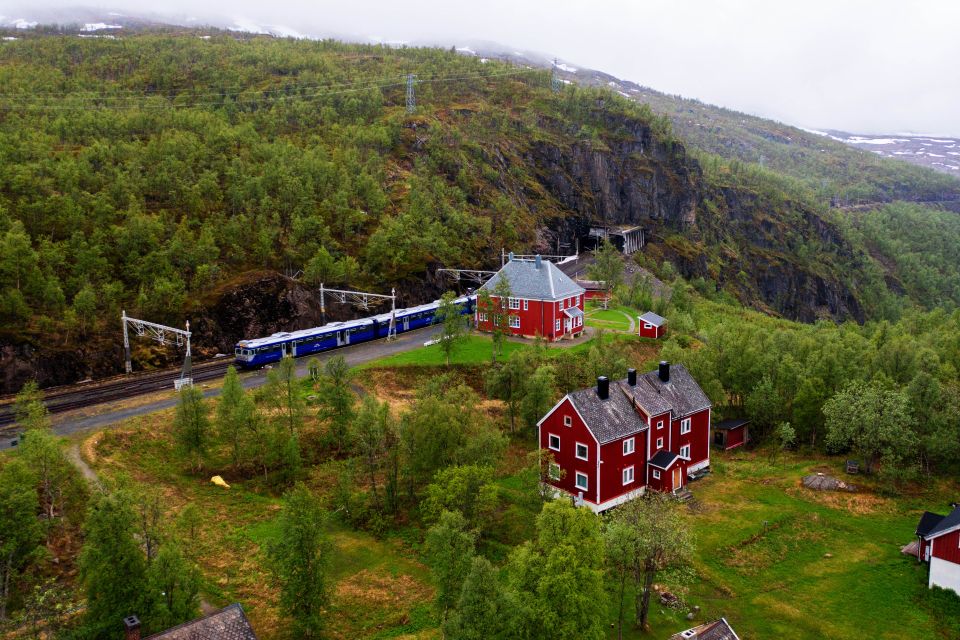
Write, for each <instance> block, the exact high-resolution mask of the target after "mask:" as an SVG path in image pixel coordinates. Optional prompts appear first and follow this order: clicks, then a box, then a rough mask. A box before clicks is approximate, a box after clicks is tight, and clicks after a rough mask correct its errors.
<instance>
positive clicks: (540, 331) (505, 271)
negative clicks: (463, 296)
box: [474, 254, 585, 342]
mask: <svg viewBox="0 0 960 640" xmlns="http://www.w3.org/2000/svg"><path fill="white" fill-rule="evenodd" d="M503 280H506V281H507V283H508V284H509V285H510V296H509V298H508V299H507V300H506V301H505V302H502V301H501V300H500V297H499V296H495V295H493V292H494V291H496V289H497V285H498V284H500V282H502V281H503ZM480 291H481V292H482V291H489V292H490V294H491V303H492V304H493V305H494V306H495V308H502V309H503V310H504V312H505V313H504V314H501V315H504V316H505V318H504V320H503V321H504V322H505V323H506V324H508V327H509V331H510V333H512V334H513V335H516V336H523V337H526V338H534V337H537V336H540V337H542V338H544V339H546V340H550V341H551V342H552V341H554V340H560V339H561V338H573V337H576V336H578V335H580V334H581V333H582V332H583V297H584V293H585V291H584V288H583V287H581V286H580V285H578V284H577V283H575V282H574V281H573V280H571V279H570V277H569V276H568V275H567V274H565V273H564V272H563V271H560V269H558V268H557V266H556V265H555V264H553V263H552V262H550V261H549V260H543V259H541V258H540V256H537V257H536V258H535V259H533V260H517V259H515V258H514V257H513V254H510V260H509V261H508V262H507V263H506V264H505V265H503V268H501V269H500V271H498V272H497V273H496V274H495V275H494V276H493V277H492V278H490V279H489V280H487V281H486V282H485V283H484V284H483V286H482V287H480ZM501 305H502V306H501ZM493 316H494V314H493V313H492V312H491V310H490V309H486V308H484V306H483V303H482V302H481V301H480V299H479V298H478V300H477V310H476V316H475V318H474V320H475V322H476V327H477V329H479V330H480V331H493V322H494V320H495V318H494V317H493Z"/></svg>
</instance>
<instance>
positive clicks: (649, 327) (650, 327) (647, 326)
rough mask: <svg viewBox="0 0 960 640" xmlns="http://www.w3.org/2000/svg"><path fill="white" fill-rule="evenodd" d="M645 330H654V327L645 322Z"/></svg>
mask: <svg viewBox="0 0 960 640" xmlns="http://www.w3.org/2000/svg"><path fill="white" fill-rule="evenodd" d="M643 328H644V329H653V325H652V324H648V323H646V322H644V323H643Z"/></svg>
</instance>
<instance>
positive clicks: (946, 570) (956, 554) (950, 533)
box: [917, 506, 960, 595]
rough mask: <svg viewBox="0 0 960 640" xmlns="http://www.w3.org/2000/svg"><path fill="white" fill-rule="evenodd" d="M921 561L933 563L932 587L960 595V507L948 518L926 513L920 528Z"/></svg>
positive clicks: (930, 581)
mask: <svg viewBox="0 0 960 640" xmlns="http://www.w3.org/2000/svg"><path fill="white" fill-rule="evenodd" d="M917 538H918V542H919V543H920V544H919V547H918V550H917V558H918V559H919V560H921V561H923V562H929V563H930V576H929V578H928V581H927V586H928V587H934V586H937V587H943V588H944V589H952V590H953V591H954V592H956V593H957V595H960V506H954V508H953V511H952V512H951V513H950V514H949V515H946V516H941V515H938V514H936V513H930V512H929V511H925V512H924V514H923V516H922V517H921V518H920V524H919V525H917Z"/></svg>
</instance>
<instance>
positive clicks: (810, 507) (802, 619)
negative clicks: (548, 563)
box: [636, 453, 960, 640]
mask: <svg viewBox="0 0 960 640" xmlns="http://www.w3.org/2000/svg"><path fill="white" fill-rule="evenodd" d="M816 471H824V472H827V473H833V474H837V475H839V474H841V473H842V470H841V466H840V461H833V460H829V459H822V460H811V459H803V458H789V459H785V460H783V461H781V462H780V463H778V464H776V465H774V464H770V463H769V461H768V460H767V459H766V457H765V456H763V455H755V454H752V453H738V454H733V455H732V456H728V455H724V454H714V459H713V473H712V474H711V475H710V476H709V477H708V478H706V479H704V480H702V481H700V482H697V483H694V484H693V485H691V488H692V490H693V492H694V494H695V496H696V498H697V500H698V502H699V503H700V508H699V509H698V510H697V511H691V513H690V514H689V516H688V519H689V522H690V526H691V529H692V530H693V532H694V533H695V535H696V538H697V560H696V571H697V579H696V580H695V581H694V582H693V583H692V584H690V585H689V586H688V588H689V593H688V595H687V599H688V601H689V603H690V604H691V605H699V606H700V607H702V614H701V616H699V617H698V619H701V618H702V619H711V618H716V617H719V616H725V617H726V618H727V620H729V621H730V623H731V624H732V625H733V626H734V628H735V629H736V631H737V633H738V634H739V635H740V637H741V638H744V639H747V638H778V639H784V640H790V639H798V640H799V639H801V638H837V639H842V638H851V639H853V638H916V639H917V640H920V639H921V638H923V639H932V638H954V637H956V636H955V635H952V634H955V633H956V629H957V628H956V626H953V627H952V630H950V626H948V625H958V624H960V600H958V601H957V602H956V605H957V606H956V608H955V609H954V611H953V615H954V616H958V617H956V618H953V619H952V622H951V618H950V617H947V618H940V617H938V615H937V614H936V613H935V610H934V608H933V607H934V605H933V603H932V599H931V594H930V592H929V591H928V590H927V588H926V568H925V567H923V566H919V565H918V564H917V562H916V561H915V560H911V559H910V558H907V557H906V556H903V555H902V554H901V553H900V546H902V545H903V544H906V543H907V542H909V541H910V540H911V539H912V537H913V530H914V528H915V527H916V523H917V520H918V519H919V516H920V513H921V512H922V510H923V509H931V510H940V511H941V512H943V510H944V509H945V508H947V499H948V497H949V496H951V495H955V493H952V492H951V491H954V490H955V489H956V487H946V486H945V487H942V488H941V491H936V490H935V491H931V492H930V493H928V494H924V495H915V496H907V497H898V498H888V497H883V496H880V495H878V494H876V493H874V492H873V491H871V490H869V488H868V489H867V490H866V491H864V492H862V493H856V494H838V493H817V492H812V491H809V490H807V489H805V488H802V487H801V486H800V479H801V477H802V476H804V475H807V474H809V473H813V472H816ZM676 618H677V614H672V613H667V612H663V611H662V610H661V608H659V607H658V608H657V611H656V614H655V616H654V622H653V624H654V625H655V626H656V627H661V628H664V630H665V631H666V630H673V631H677V630H681V629H683V628H686V627H687V626H689V625H688V623H687V622H686V621H685V620H677V619H676ZM636 637H645V636H640V635H638V636H636Z"/></svg>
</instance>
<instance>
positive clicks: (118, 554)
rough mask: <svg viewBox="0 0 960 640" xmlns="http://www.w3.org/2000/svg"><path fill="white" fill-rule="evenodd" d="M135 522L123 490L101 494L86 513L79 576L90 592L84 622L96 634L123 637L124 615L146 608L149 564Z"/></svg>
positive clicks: (87, 593)
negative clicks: (139, 542)
mask: <svg viewBox="0 0 960 640" xmlns="http://www.w3.org/2000/svg"><path fill="white" fill-rule="evenodd" d="M135 522H136V516H135V514H134V512H133V509H132V508H131V505H130V504H129V500H128V499H127V498H126V497H125V496H124V495H123V494H120V493H114V494H106V495H103V496H100V497H99V498H98V499H97V500H96V502H94V503H93V505H92V506H91V508H90V513H89V515H88V516H87V521H86V524H85V525H84V544H83V549H82V551H81V552H80V580H81V583H82V585H83V588H84V591H85V592H86V595H87V609H86V612H85V613H84V627H85V629H86V630H87V631H88V632H89V633H90V635H91V636H92V637H96V638H112V637H113V638H115V637H119V636H120V632H121V624H120V621H121V620H122V619H123V618H125V617H126V616H128V615H130V614H131V613H134V612H137V611H142V610H143V606H144V595H145V592H146V575H147V566H146V561H145V559H144V556H143V552H141V551H140V545H139V544H138V542H137V540H136V538H135V536H134V534H135V530H136V529H135Z"/></svg>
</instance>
